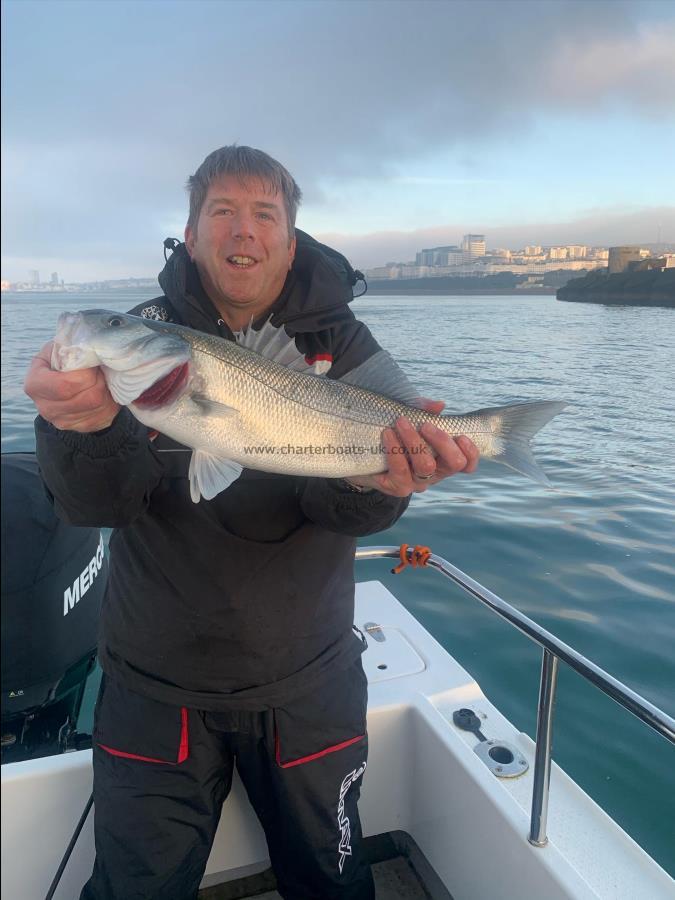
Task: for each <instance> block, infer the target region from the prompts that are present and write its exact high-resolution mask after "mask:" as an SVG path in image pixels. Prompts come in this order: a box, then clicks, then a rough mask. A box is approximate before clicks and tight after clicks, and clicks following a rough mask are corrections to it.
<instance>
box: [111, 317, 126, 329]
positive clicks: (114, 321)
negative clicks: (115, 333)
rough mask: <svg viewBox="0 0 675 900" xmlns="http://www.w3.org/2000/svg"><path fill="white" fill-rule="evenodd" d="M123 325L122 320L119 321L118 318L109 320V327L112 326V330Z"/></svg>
mask: <svg viewBox="0 0 675 900" xmlns="http://www.w3.org/2000/svg"><path fill="white" fill-rule="evenodd" d="M122 324H123V323H122V320H121V319H118V317H117V316H112V317H111V318H110V319H108V325H110V326H111V327H112V328H119V327H120V325H122Z"/></svg>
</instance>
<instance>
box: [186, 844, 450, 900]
mask: <svg viewBox="0 0 675 900" xmlns="http://www.w3.org/2000/svg"><path fill="white" fill-rule="evenodd" d="M364 846H365V854H366V858H367V859H368V860H369V861H370V864H371V869H372V872H373V880H374V882H375V900H430V898H432V900H452V898H451V896H450V894H449V893H448V891H447V889H446V888H445V887H444V886H443V885H442V884H441V883H440V881H439V879H438V878H437V876H436V875H435V873H434V872H433V870H432V869H431V866H430V865H429V863H428V862H427V860H426V859H425V858H424V856H423V854H422V852H421V851H420V849H419V847H417V845H416V844H415V842H414V841H413V840H411V838H410V837H409V835H405V834H403V833H400V832H399V833H397V832H392V833H390V834H379V835H373V836H371V837H367V838H365V842H364ZM275 887H276V882H275V878H274V873H273V872H272V869H270V868H268V869H265V870H264V871H263V872H259V873H258V874H255V875H248V876H247V877H244V878H239V879H236V880H234V881H228V882H225V883H224V884H216V885H213V886H212V887H207V888H202V889H201V890H200V892H199V900H281V894H279V892H278V891H276V890H275Z"/></svg>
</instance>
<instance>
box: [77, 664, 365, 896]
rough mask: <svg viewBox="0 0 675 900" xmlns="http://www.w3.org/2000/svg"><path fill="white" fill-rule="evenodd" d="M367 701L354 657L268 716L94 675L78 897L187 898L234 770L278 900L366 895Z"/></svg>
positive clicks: (199, 873)
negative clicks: (86, 838) (96, 690)
mask: <svg viewBox="0 0 675 900" xmlns="http://www.w3.org/2000/svg"><path fill="white" fill-rule="evenodd" d="M366 702H367V683H366V677H365V675H364V673H363V669H362V667H361V660H360V659H359V660H357V662H356V663H355V664H354V665H352V666H351V667H349V668H348V669H345V670H342V671H339V672H335V673H334V677H333V678H332V679H331V680H330V682H328V684H326V685H325V686H324V687H322V688H321V689H317V690H316V691H313V692H311V693H309V694H307V695H304V696H303V697H300V698H298V699H296V700H294V701H293V702H292V703H291V704H289V705H288V706H284V707H282V708H277V709H274V710H269V711H266V712H241V711H237V712H234V711H229V712H203V711H199V710H194V709H187V708H176V707H171V706H166V705H165V704H162V703H158V702H156V701H155V700H150V699H149V698H147V697H143V696H141V695H139V694H136V693H133V692H131V691H129V690H128V689H126V688H125V687H123V686H122V685H120V684H119V683H118V682H115V681H113V680H111V679H110V678H106V677H104V679H103V681H102V684H101V691H100V694H99V701H98V704H97V708H96V717H95V725H94V801H95V805H94V810H95V835H96V862H95V865H94V871H93V874H92V877H91V879H90V880H89V881H88V882H87V884H86V885H85V887H84V889H83V891H82V894H81V895H80V900H194V898H195V897H196V896H197V890H198V887H199V883H200V881H201V879H202V876H203V874H204V869H205V867H206V862H207V860H208V856H209V852H210V850H211V845H212V842H213V838H214V835H215V832H216V828H217V826H218V821H219V818H220V811H221V806H222V804H223V802H224V800H225V799H226V797H227V795H228V793H229V791H230V787H231V784H232V774H233V768H234V766H235V765H236V766H237V770H238V772H239V774H240V776H241V779H242V781H243V783H244V786H245V788H246V791H247V793H248V796H249V799H250V801H251V804H252V805H253V807H254V809H255V811H256V813H257V815H258V818H259V819H260V821H261V823H262V826H263V828H264V830H265V835H266V837H267V843H268V847H269V854H270V859H271V861H272V866H273V869H274V872H275V875H276V878H277V884H278V890H279V893H280V894H281V895H282V897H284V898H285V900H332V898H336V900H337V898H341V900H373V898H374V888H373V882H372V876H371V873H370V868H369V867H368V865H367V864H366V862H365V860H363V859H362V854H361V845H362V835H361V825H360V821H359V816H358V810H357V800H358V798H359V794H360V788H361V781H362V778H363V773H364V771H365V768H366V758H367V752H368V744H367V736H366Z"/></svg>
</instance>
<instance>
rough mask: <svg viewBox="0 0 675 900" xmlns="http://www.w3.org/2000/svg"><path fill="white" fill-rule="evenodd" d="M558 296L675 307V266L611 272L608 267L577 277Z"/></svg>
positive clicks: (633, 304) (598, 301) (595, 301)
mask: <svg viewBox="0 0 675 900" xmlns="http://www.w3.org/2000/svg"><path fill="white" fill-rule="evenodd" d="M556 297H557V298H558V300H563V301H567V302H569V303H602V304H607V305H614V306H666V307H673V308H675V268H671V269H646V270H643V271H636V270H632V271H630V270H629V271H627V272H618V273H616V274H614V275H608V274H607V270H606V269H602V270H597V271H595V272H589V274H588V275H586V276H585V277H584V278H574V279H572V280H571V281H568V282H567V284H566V285H564V286H563V287H561V288H559V289H558V291H557V294H556Z"/></svg>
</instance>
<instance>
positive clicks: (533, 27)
mask: <svg viewBox="0 0 675 900" xmlns="http://www.w3.org/2000/svg"><path fill="white" fill-rule="evenodd" d="M262 11H264V14H261V13H262ZM4 18H5V23H4V24H5V27H4V29H3V41H4V52H3V66H4V74H3V94H4V96H3V106H2V115H3V154H4V166H3V180H4V182H5V184H6V188H5V189H4V191H3V213H4V215H3V223H4V229H5V231H4V241H3V245H4V248H5V251H6V252H7V254H8V257H11V258H16V259H19V258H20V259H29V258H30V259H34V260H36V264H40V263H39V259H40V258H41V257H44V258H50V259H52V258H59V257H61V258H63V259H64V261H65V262H64V264H66V263H67V261H68V260H69V259H71V260H73V262H74V261H75V260H86V259H87V258H89V259H91V260H92V270H93V269H94V268H97V270H98V271H101V272H103V271H105V266H106V265H108V264H110V265H112V263H113V260H115V261H116V260H117V259H118V258H119V257H120V255H122V253H123V251H122V249H121V248H125V249H124V253H126V258H127V259H128V260H129V267H130V269H133V270H134V271H138V266H139V265H140V262H141V260H142V259H146V260H147V259H148V258H149V254H152V255H153V256H154V254H155V253H156V252H157V251H156V249H155V248H156V247H157V246H158V244H159V242H160V241H161V240H162V238H163V237H165V236H166V235H167V234H169V233H173V234H175V233H176V231H177V227H178V226H179V225H180V226H181V227H182V222H183V220H184V216H185V209H186V201H185V194H184V190H183V185H184V182H185V179H186V178H187V176H188V175H189V174H191V173H192V172H193V171H194V170H195V168H196V167H197V165H198V164H199V163H200V162H201V160H202V159H203V158H204V156H206V154H207V153H208V152H210V151H211V150H213V149H214V148H215V147H218V146H222V145H223V144H226V143H231V142H233V141H237V142H239V143H246V144H252V145H253V146H260V147H263V148H265V149H266V150H267V151H268V152H269V153H271V154H272V155H274V156H276V157H277V158H278V159H281V160H282V161H283V162H284V163H285V164H286V165H287V166H288V167H289V169H290V170H291V171H292V172H294V173H297V175H298V177H299V179H300V181H301V183H302V187H303V191H304V194H305V199H306V205H307V207H309V206H311V205H313V206H315V207H321V206H323V208H324V209H327V210H329V209H330V196H329V194H327V193H326V192H325V187H324V186H325V184H326V179H331V180H332V182H333V183H340V182H341V181H342V182H344V183H345V184H347V183H350V182H352V183H353V182H355V181H358V180H359V179H367V180H369V181H370V182H373V183H374V182H377V181H386V180H388V179H393V178H397V177H399V178H400V177H405V175H403V174H402V173H405V172H411V173H412V174H411V175H410V176H409V178H410V179H415V178H419V179H421V180H420V181H419V182H417V183H418V184H419V185H420V187H424V186H425V185H426V187H429V186H433V184H437V185H439V186H442V185H448V184H458V185H461V184H473V183H475V184H477V185H480V184H486V183H487V182H488V180H489V179H485V178H484V177H483V173H482V172H480V171H478V170H476V168H475V162H474V156H475V153H476V149H477V148H483V149H484V148H486V147H487V148H490V149H492V147H493V146H494V147H498V146H499V142H500V141H502V142H503V141H511V142H513V143H516V142H523V141H526V140H527V138H528V135H530V134H534V133H535V131H536V126H537V125H538V123H540V122H541V121H542V120H544V119H545V118H546V117H551V116H555V115H558V114H559V115H568V114H572V113H574V114H581V115H583V116H585V117H586V120H587V121H588V123H589V129H592V128H597V127H601V126H599V125H598V123H601V122H602V117H603V116H605V115H607V114H608V112H609V111H611V112H612V113H614V112H616V111H620V112H622V113H625V114H626V115H627V116H629V117H630V119H631V122H635V123H639V122H640V121H641V120H647V119H648V120H649V121H656V122H659V123H664V122H667V121H669V120H672V118H673V116H674V113H675V103H674V100H673V95H672V90H671V89H670V87H669V86H670V85H671V84H672V78H673V65H674V62H673V61H674V60H675V26H674V20H675V8H673V7H670V6H668V5H666V4H657V5H656V6H654V5H653V4H650V3H644V2H642V3H641V2H623V0H617V2H613V3H611V4H608V3H606V2H583V3H572V2H565V0H552V2H544V3H538V4H534V3H532V2H515V0H511V2H501V0H499V2H497V0H495V2H492V0H489V2H488V0H474V2H466V0H461V2H437V0H398V2H389V3H384V2H381V0H362V2H341V0H340V2H335V0H322V2H320V3H317V2H315V0H296V2H289V0H276V2H265V3H262V2H261V3H255V2H239V0H229V2H211V0H191V2H181V0H165V2H162V3H152V2H147V3H137V2H134V0H114V2H106V0H98V2H96V3H81V2H66V0H50V2H36V0H21V2H18V0H8V2H7V3H6V4H5V9H4ZM253 21H255V27H254V28H253V27H252V25H253ZM584 139H585V140H588V135H584ZM617 151H618V152H620V148H617ZM495 152H496V153H497V152H498V151H495ZM546 152H547V153H549V152H550V153H551V154H552V168H555V166H556V160H555V157H554V155H553V153H554V151H553V150H551V149H550V148H547V151H546ZM645 152H646V150H645ZM444 153H452V154H454V159H455V162H456V171H452V172H449V173H448V172H447V171H446V172H439V171H429V164H430V163H429V161H430V160H432V159H438V158H439V157H441V156H442V155H443V154H444ZM636 165H637V166H639V165H640V161H639V160H638V161H636ZM503 177H505V178H508V177H509V173H508V172H506V173H504V176H503ZM434 179H436V180H435V181H434ZM410 184H411V182H410V181H408V185H410ZM116 264H117V263H116V262H115V265H116ZM4 265H5V262H4V260H3V266H4ZM61 267H63V265H62V266H61ZM143 268H144V270H145V269H147V263H146V265H145V266H144V267H143ZM10 277H25V273H23V274H22V273H20V272H15V273H10Z"/></svg>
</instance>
